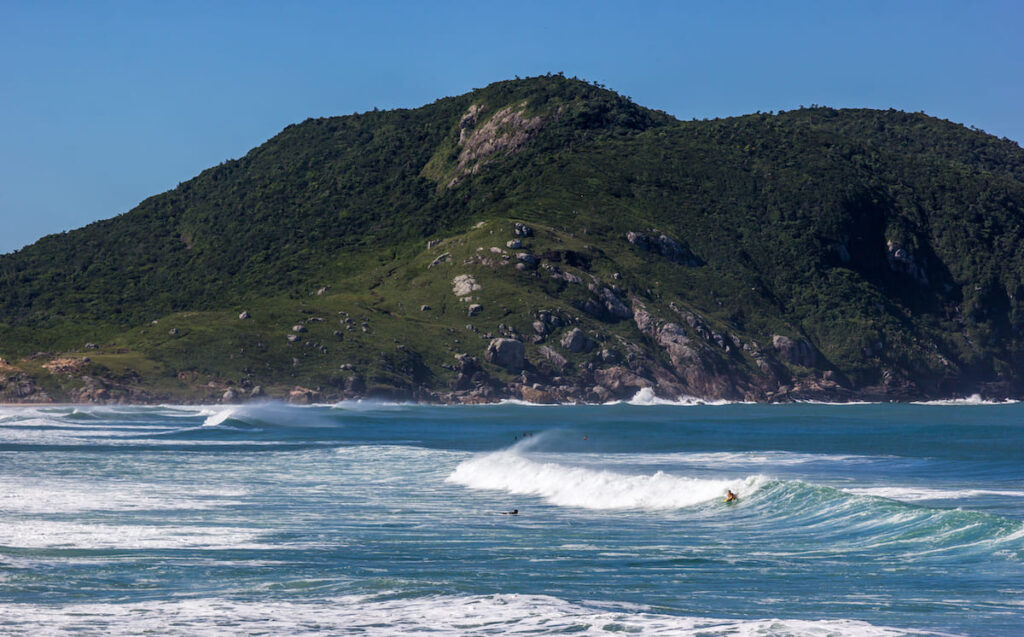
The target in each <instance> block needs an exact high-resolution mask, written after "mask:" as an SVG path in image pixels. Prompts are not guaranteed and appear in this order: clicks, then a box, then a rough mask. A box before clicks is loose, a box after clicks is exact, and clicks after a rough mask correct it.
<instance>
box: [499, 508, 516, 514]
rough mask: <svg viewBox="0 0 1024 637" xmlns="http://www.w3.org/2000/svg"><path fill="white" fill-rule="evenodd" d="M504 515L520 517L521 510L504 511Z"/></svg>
mask: <svg viewBox="0 0 1024 637" xmlns="http://www.w3.org/2000/svg"><path fill="white" fill-rule="evenodd" d="M501 514H502V515H519V509H512V510H511V511H502V512H501Z"/></svg>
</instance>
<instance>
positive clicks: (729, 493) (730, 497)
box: [725, 489, 739, 502]
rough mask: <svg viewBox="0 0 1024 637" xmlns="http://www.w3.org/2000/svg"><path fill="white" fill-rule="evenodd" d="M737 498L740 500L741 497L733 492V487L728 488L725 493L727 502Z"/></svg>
mask: <svg viewBox="0 0 1024 637" xmlns="http://www.w3.org/2000/svg"><path fill="white" fill-rule="evenodd" d="M737 500H739V498H737V497H736V494H735V493H733V492H732V489H728V490H727V491H726V493H725V501H726V502H735V501H737Z"/></svg>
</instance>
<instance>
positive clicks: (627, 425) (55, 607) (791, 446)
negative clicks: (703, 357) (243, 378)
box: [0, 403, 1024, 635]
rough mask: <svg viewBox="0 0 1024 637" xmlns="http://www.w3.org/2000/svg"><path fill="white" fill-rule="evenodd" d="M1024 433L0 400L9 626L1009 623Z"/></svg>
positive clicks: (954, 420)
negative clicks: (726, 499)
mask: <svg viewBox="0 0 1024 637" xmlns="http://www.w3.org/2000/svg"><path fill="white" fill-rule="evenodd" d="M1022 421H1024V406H1022V405H1016V404H1014V405H989V406H986V405H955V406H954V405H948V406H942V405H849V406H829V405H807V404H804V405H716V406H710V405H705V406H678V405H633V404H619V405H607V406H576V407H534V406H525V405H492V406H477V407H425V406H414V405H388V404H374V403H347V404H341V405H335V406H317V407H288V406H283V405H275V404H266V405H259V406H244V407H208V408H195V407H173V406H167V407H116V408H115V407H95V408H72V407H52V408H46V407H40V408H2V409H0V634H14V635H20V634H25V635H35V634H40V633H45V634H65V633H75V634H124V635H136V634H146V633H150V634H160V635H164V634H171V635H197V634H200V635H219V634H266V635H296V634H369V635H389V634H398V633H416V632H430V633H432V634H442V635H461V634H486V635H492V634H508V633H511V634H561V633H572V634H606V633H621V632H624V633H628V634H656V635H677V634H697V635H826V634H828V635H831V634H836V635H845V634H852V635H899V634H906V633H909V634H931V633H941V634H968V635H1019V634H1022V633H1024V424H1022ZM727 489H731V490H733V491H734V492H736V493H737V494H738V495H739V498H740V499H739V502H738V503H736V504H731V505H726V504H724V503H723V502H722V496H723V495H724V493H725V491H726V490H727ZM511 509H518V510H519V514H518V515H517V516H509V515H501V514H500V512H501V511H508V510H511Z"/></svg>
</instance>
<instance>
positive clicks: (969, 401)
mask: <svg viewBox="0 0 1024 637" xmlns="http://www.w3.org/2000/svg"><path fill="white" fill-rule="evenodd" d="M1019 402H1020V401H1019V400H1009V399H1008V400H986V399H984V398H982V397H981V394H972V395H970V396H967V397H966V398H946V399H943V400H925V401H919V402H915V403H913V404H915V405H941V406H968V407H973V406H978V405H1015V404H1017V403H1019Z"/></svg>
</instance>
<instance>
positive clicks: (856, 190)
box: [0, 76, 1024, 401]
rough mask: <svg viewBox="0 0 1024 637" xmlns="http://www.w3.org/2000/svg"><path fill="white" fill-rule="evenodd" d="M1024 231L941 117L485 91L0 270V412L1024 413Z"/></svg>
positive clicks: (280, 159)
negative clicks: (502, 403)
mask: <svg viewBox="0 0 1024 637" xmlns="http://www.w3.org/2000/svg"><path fill="white" fill-rule="evenodd" d="M516 224H519V225H518V226H517V225H516ZM517 228H518V235H519V236H517V234H516V232H517ZM1022 235H1024V150H1022V149H1021V148H1020V147H1019V146H1018V145H1017V144H1015V143H1013V142H1011V141H1009V140H1005V139H1004V140H1000V139H996V138H994V137H991V136H989V135H986V134H984V133H982V132H980V131H976V130H971V129H968V128H965V127H963V126H960V125H957V124H953V123H950V122H947V121H943V120H938V119H935V118H932V117H928V116H926V115H923V114H912V113H903V112H898V111H891V110H890V111H874V110H864V109H858V110H834V109H829V108H817V107H815V108H810V109H801V110H797V111H791V112H785V113H779V114H761V113H759V114H754V115H748V116H743V117H735V118H728V119H719V120H711V121H691V122H683V121H678V120H676V119H674V118H672V117H670V116H668V115H666V114H664V113H661V112H657V111H652V110H649V109H645V108H643V107H640V106H638V105H636V104H634V103H632V102H630V101H629V100H628V99H626V98H624V97H622V96H619V95H617V94H616V93H614V92H612V91H608V90H605V89H603V88H601V87H598V86H594V85H590V84H587V83H585V82H582V81H579V80H575V79H567V78H564V77H561V76H545V77H538V78H531V79H526V80H515V81H507V82H499V83H496V84H492V85H490V86H488V87H487V88H484V89H480V90H477V91H473V92H471V93H468V94H466V95H462V96H459V97H454V98H445V99H442V100H439V101H437V102H435V103H433V104H430V105H427V106H424V107H422V108H418V109H414V110H397V111H386V112H383V111H374V112H370V113H364V114H360V115H351V116H345V117H333V118H326V119H315V120H312V119H311V120H307V121H305V122H303V123H301V124H297V125H294V126H289V127H288V128H286V129H285V130H284V131H282V132H281V133H280V134H278V135H277V136H275V137H274V138H272V139H270V140H269V141H267V142H266V143H265V144H263V145H262V146H260V147H258V148H255V149H253V150H252V151H250V152H249V153H248V154H247V155H246V156H244V157H242V158H240V159H237V160H233V161H229V162H225V163H223V164H221V165H220V166H217V167H214V168H210V169H208V170H206V171H204V172H203V173H201V174H200V175H199V176H197V177H196V178H194V179H192V180H190V181H188V182H186V183H183V184H181V185H179V186H178V187H177V188H175V189H174V190H171V191H169V192H166V193H163V194H161V195H157V196H155V197H152V198H150V199H147V200H146V201H144V202H142V203H141V204H140V205H139V206H138V207H136V208H135V209H134V210H132V211H130V212H128V213H125V214H123V215H121V216H118V217H115V218H113V219H109V220H105V221H100V222H97V223H94V224H90V225H89V226H86V227H84V228H81V229H79V230H75V231H71V232H67V233H63V234H59V235H52V236H49V237H45V238H43V239H41V240H40V241H38V242H37V243H35V244H33V245H31V246H28V247H26V248H24V249H22V250H20V251H18V252H15V253H12V254H8V255H3V256H0V292H2V293H0V355H2V356H3V357H4V359H5V362H4V363H2V364H0V399H5V400H9V401H32V400H37V401H38V400H47V399H52V400H75V401H88V400H96V401H110V400H131V401H148V400H190V401H191V400H219V399H221V398H222V395H223V394H224V393H225V392H226V391H227V390H229V389H230V390H231V391H232V393H235V394H237V395H238V396H239V397H244V396H248V395H249V394H250V393H252V391H253V388H255V387H257V386H259V387H260V388H261V389H262V390H263V393H264V394H267V395H270V396H276V397H286V396H288V395H289V393H291V394H292V395H291V398H292V399H293V400H307V399H312V400H332V399H336V398H341V397H351V396H363V395H382V396H390V397H405V398H416V399H422V400H441V401H478V400H494V399H499V398H503V397H513V398H525V399H527V400H535V401H551V400H588V401H600V400H609V399H613V398H621V397H627V396H630V395H632V394H633V393H635V392H636V391H637V390H638V389H640V388H643V387H650V388H652V390H653V391H654V392H655V393H657V394H659V395H662V396H666V397H676V396H680V395H690V396H699V397H704V398H729V399H740V398H745V399H750V400H786V399H801V398H817V399H829V400H846V399H854V398H871V399H916V398H926V397H942V396H949V395H961V394H971V393H983V394H985V395H989V396H993V397H1006V396H1019V395H1020V394H1021V393H1022V383H1021V378H1022V372H1024V356H1022V351H1024V342H1022V337H1024V306H1022V297H1024V252H1022V251H1021V249H1020V246H1021V245H1022V239H1024V236H1022ZM515 241H518V242H519V245H518V246H516V244H515V243H510V242H515ZM510 246H512V247H510ZM476 306H478V307H476ZM471 307H472V308H473V309H472V310H471V309H470V308H471ZM242 312H246V315H247V316H248V318H239V315H240V314H241V313H242ZM293 328H294V330H293ZM296 330H297V331H296ZM577 330H578V332H577ZM289 337H291V338H289ZM495 339H507V340H495ZM510 341H518V343H516V342H510ZM489 348H490V352H488V349H489ZM296 387H301V388H303V389H304V390H309V391H304V390H303V391H299V390H295V388H296ZM256 393H257V394H259V393H260V392H259V391H257V392H256ZM230 397H231V395H230V394H229V395H228V398H229V399H230Z"/></svg>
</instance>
